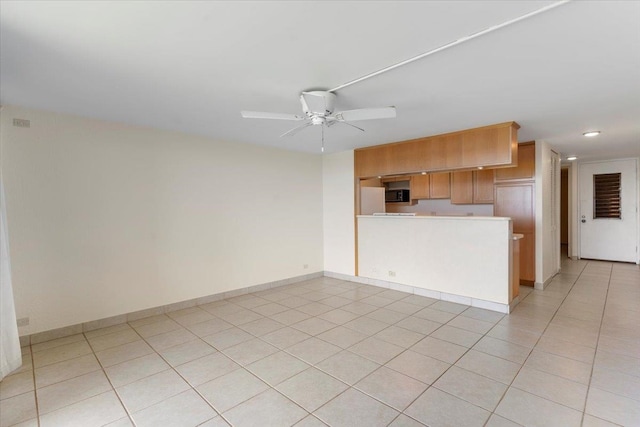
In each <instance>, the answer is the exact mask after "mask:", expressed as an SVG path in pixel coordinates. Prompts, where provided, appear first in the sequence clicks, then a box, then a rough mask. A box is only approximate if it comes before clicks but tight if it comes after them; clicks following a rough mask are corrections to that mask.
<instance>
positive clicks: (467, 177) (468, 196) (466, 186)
mask: <svg viewBox="0 0 640 427" xmlns="http://www.w3.org/2000/svg"><path fill="white" fill-rule="evenodd" d="M491 185H492V186H493V183H491ZM451 203H453V204H461V205H470V204H472V203H473V172H471V171H464V172H453V173H452V174H451Z"/></svg>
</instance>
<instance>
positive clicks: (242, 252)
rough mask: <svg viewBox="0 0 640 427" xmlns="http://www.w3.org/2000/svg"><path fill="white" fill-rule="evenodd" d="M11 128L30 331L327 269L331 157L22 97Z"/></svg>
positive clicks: (15, 248) (4, 123)
mask: <svg viewBox="0 0 640 427" xmlns="http://www.w3.org/2000/svg"><path fill="white" fill-rule="evenodd" d="M15 117H18V118H24V119H29V120H31V128H30V129H25V128H18V127H14V126H12V125H11V121H12V119H13V118H15ZM0 128H1V133H0V142H1V153H2V157H1V159H0V165H1V166H2V174H3V177H4V180H5V186H6V195H7V208H8V223H9V238H10V244H11V260H12V273H13V281H14V292H15V300H16V310H17V317H18V318H22V317H29V318H30V322H31V324H30V326H28V327H24V328H21V331H20V332H21V335H24V334H29V333H35V332H40V331H44V330H49V329H54V328H58V327H63V326H67V325H71V324H77V323H82V322H86V321H91V320H95V319H100V318H105V317H110V316H115V315H118V314H123V313H127V312H132V311H137V310H141V309H145V308H150V307H156V306H160V305H165V304H169V303H173V302H178V301H184V300H188V299H192V298H197V297H201V296H206V295H211V294H215V293H219V292H224V291H229V290H234V289H238V288H242V287H246V286H251V285H256V284H260V283H265V282H270V281H274V280H280V279H285V278H289V277H294V276H299V275H302V274H308V273H312V272H317V271H322V270H323V269H324V266H323V258H322V257H323V249H322V239H323V234H322V227H323V224H322V214H323V210H322V158H321V156H318V155H309V154H302V153H295V152H291V151H284V150H276V149H272V148H266V147H259V146H252V145H243V144H232V143H225V142H219V141H214V140H211V139H208V138H204V137H197V136H191V135H185V134H179V133H172V132H166V131H159V130H152V129H144V128H138V127H131V126H125V125H121V124H114V123H107V122H103V121H98V120H89V119H84V118H80V117H74V116H68V115H61V114H53V113H48V112H43V111H35V110H28V109H23V108H18V107H12V106H5V107H4V109H3V111H2V115H1V126H0ZM351 169H353V168H351ZM336 184H337V183H336ZM351 191H353V190H351ZM344 197H352V196H349V195H348V194H345V195H344ZM352 204H353V203H351V205H352ZM349 237H350V238H351V239H353V237H352V236H349ZM304 264H307V265H308V268H307V269H304V268H303V265H304Z"/></svg>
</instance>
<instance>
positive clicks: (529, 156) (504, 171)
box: [496, 142, 536, 181]
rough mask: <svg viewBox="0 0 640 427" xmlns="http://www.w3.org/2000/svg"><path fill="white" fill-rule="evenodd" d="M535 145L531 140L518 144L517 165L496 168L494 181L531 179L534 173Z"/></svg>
mask: <svg viewBox="0 0 640 427" xmlns="http://www.w3.org/2000/svg"><path fill="white" fill-rule="evenodd" d="M535 161H536V146H535V144H534V143H533V142H531V143H525V144H520V145H518V166H516V167H515V168H514V167H510V168H500V169H496V181H508V180H513V179H533V178H534V177H535V174H536V167H535Z"/></svg>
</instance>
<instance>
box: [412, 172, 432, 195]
mask: <svg viewBox="0 0 640 427" xmlns="http://www.w3.org/2000/svg"><path fill="white" fill-rule="evenodd" d="M429 183H430V179H429V175H413V176H412V177H411V199H413V200H418V199H428V198H430V196H431V191H430V189H429Z"/></svg>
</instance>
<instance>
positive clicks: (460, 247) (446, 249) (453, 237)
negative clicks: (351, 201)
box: [357, 215, 518, 313]
mask: <svg viewBox="0 0 640 427" xmlns="http://www.w3.org/2000/svg"><path fill="white" fill-rule="evenodd" d="M357 222H358V224H357V227H358V276H360V277H364V278H368V279H369V282H370V283H372V284H377V285H380V286H387V287H391V288H396V289H400V290H405V291H409V292H414V293H415V294H418V295H424V296H428V297H432V298H438V299H443V300H448V301H453V302H458V303H461V304H467V305H472V306H476V307H482V308H486V309H490V310H494V311H500V312H504V313H508V312H509V310H510V306H513V305H514V303H516V302H517V294H518V292H517V290H518V288H517V286H518V285H517V284H514V282H513V277H512V276H513V275H512V272H513V271H514V270H513V269H514V268H517V264H516V265H515V266H514V265H513V262H514V257H513V248H514V240H513V237H514V235H513V232H512V229H513V227H512V222H511V219H510V218H505V217H484V216H483V217H480V216H407V215H359V216H358V219H357ZM516 263H517V258H516Z"/></svg>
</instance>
